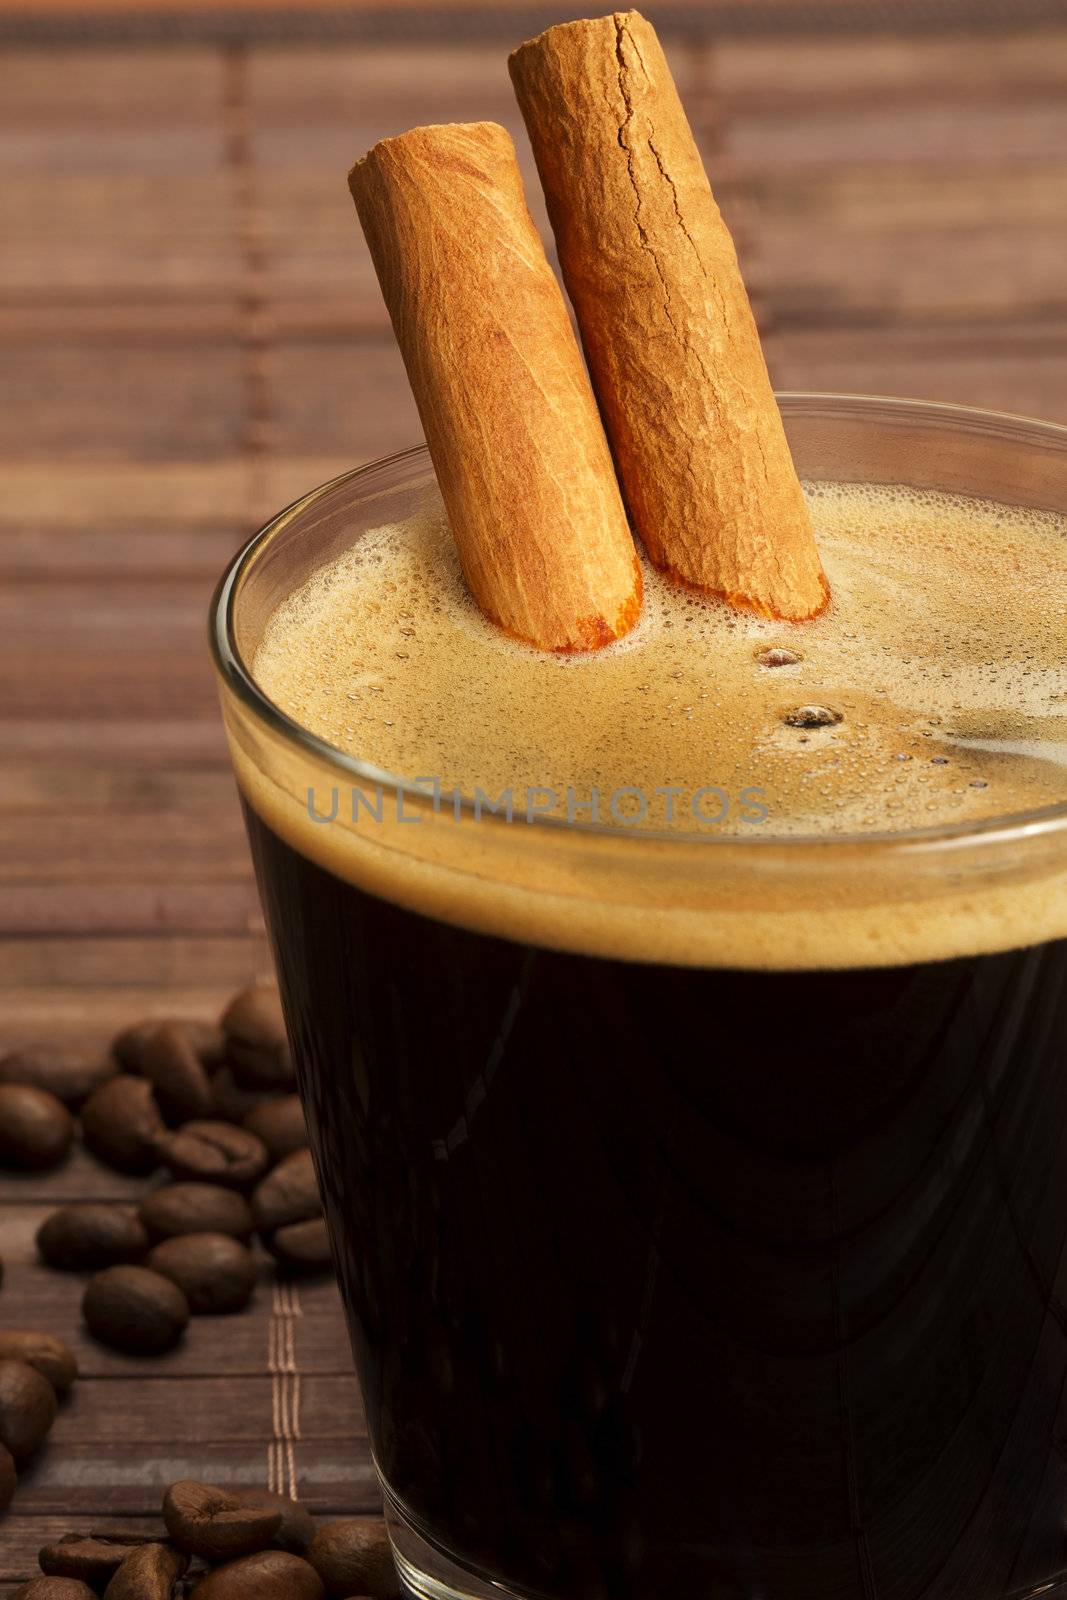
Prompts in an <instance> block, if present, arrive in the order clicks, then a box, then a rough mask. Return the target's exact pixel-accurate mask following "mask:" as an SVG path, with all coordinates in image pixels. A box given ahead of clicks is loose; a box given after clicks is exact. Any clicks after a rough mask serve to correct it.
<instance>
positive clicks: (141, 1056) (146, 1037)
mask: <svg viewBox="0 0 1067 1600" xmlns="http://www.w3.org/2000/svg"><path fill="white" fill-rule="evenodd" d="M125 1059H126V1062H127V1063H128V1065H129V1070H130V1071H131V1072H136V1073H139V1074H140V1076H141V1077H143V1078H147V1079H148V1081H149V1083H150V1084H151V1085H152V1088H153V1089H154V1090H155V1096H156V1103H157V1105H158V1106H159V1109H160V1111H161V1112H162V1113H163V1117H164V1120H165V1121H167V1122H171V1123H177V1122H188V1121H189V1119H190V1118H191V1117H209V1116H210V1115H211V1112H212V1109H213V1107H214V1103H215V1102H214V1096H213V1094H212V1091H211V1080H210V1079H209V1077H208V1075H207V1069H206V1067H205V1066H204V1064H203V1062H202V1061H201V1059H200V1057H199V1055H198V1054H197V1052H196V1048H195V1046H194V1043H193V1038H192V1035H191V1033H190V1031H189V1029H188V1028H187V1027H186V1026H185V1024H184V1023H182V1022H160V1023H157V1025H156V1026H155V1027H154V1028H148V1029H139V1030H137V1034H136V1046H134V1044H133V1042H132V1040H131V1042H130V1043H129V1045H128V1046H127V1048H126V1051H125Z"/></svg>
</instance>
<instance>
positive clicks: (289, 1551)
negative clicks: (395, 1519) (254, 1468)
mask: <svg viewBox="0 0 1067 1600" xmlns="http://www.w3.org/2000/svg"><path fill="white" fill-rule="evenodd" d="M163 1524H164V1528H165V1530H166V1531H165V1533H162V1532H161V1533H160V1534H158V1535H153V1534H143V1535H131V1534H125V1533H113V1532H110V1531H108V1530H100V1531H91V1532H87V1533H68V1534H66V1535H65V1536H64V1537H63V1538H62V1539H60V1540H59V1541H58V1542H57V1543H55V1544H50V1545H46V1546H45V1547H44V1549H43V1550H41V1552H40V1554H39V1556H38V1563H39V1565H40V1568H41V1573H42V1576H41V1577H39V1578H32V1579H31V1580H30V1581H29V1582H28V1583H26V1584H23V1586H22V1588H21V1589H19V1590H18V1591H17V1594H16V1597H15V1600H96V1597H98V1596H101V1595H102V1596H103V1597H104V1600H325V1597H326V1596H330V1597H331V1600H395V1597H396V1596H398V1595H399V1593H400V1586H399V1582H398V1579H397V1574H396V1568H395V1566H394V1564H393V1557H392V1551H391V1550H390V1548H389V1540H388V1536H387V1535H386V1531H385V1524H384V1523H383V1522H381V1521H379V1520H376V1519H374V1520H372V1519H369V1518H361V1519H355V1518H352V1519H348V1520H345V1521H340V1522H327V1523H323V1524H321V1525H320V1526H319V1527H316V1525H315V1522H314V1520H313V1519H312V1517H311V1516H310V1514H309V1513H308V1511H307V1510H305V1508H304V1507H303V1506H301V1505H299V1504H298V1503H297V1502H296V1501H295V1500H289V1499H287V1498H286V1497H285V1496H283V1495H277V1494H271V1493H269V1492H268V1491H266V1490H257V1489H220V1488H217V1487H216V1486H215V1485H213V1484H209V1483H194V1482H192V1481H183V1482H181V1483H174V1484H172V1485H171V1486H170V1488H169V1489H168V1490H167V1492H166V1494H165V1495H164V1497H163Z"/></svg>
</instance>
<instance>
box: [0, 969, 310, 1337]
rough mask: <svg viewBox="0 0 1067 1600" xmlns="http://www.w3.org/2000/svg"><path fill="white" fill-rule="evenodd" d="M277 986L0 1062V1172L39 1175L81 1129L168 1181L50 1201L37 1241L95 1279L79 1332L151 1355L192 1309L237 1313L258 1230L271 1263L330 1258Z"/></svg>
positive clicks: (110, 1155) (248, 1293)
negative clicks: (118, 1195) (83, 1047)
mask: <svg viewBox="0 0 1067 1600" xmlns="http://www.w3.org/2000/svg"><path fill="white" fill-rule="evenodd" d="M294 1088H295V1079H294V1073H293V1062H292V1056H291V1054H290V1050H289V1044H288V1040H287V1038H286V1034H285V1027H284V1023H283V1020H282V1013H281V1006H280V1004H279V1001H278V995H277V991H276V990H275V989H273V988H270V987H267V986H257V987H255V988H250V989H244V990H242V991H241V992H240V993H239V994H237V995H235V996H234V997H233V999H232V1000H231V1001H230V1003H229V1005H228V1006H227V1007H226V1010H225V1011H224V1013H223V1015H222V1018H221V1021H220V1023H219V1025H218V1026H217V1027H215V1026H210V1025H207V1024H204V1023H200V1022H189V1021H180V1020H170V1021H163V1022H158V1021H148V1022H140V1023H137V1024H135V1025H134V1026H133V1027H130V1028H125V1029H124V1030H123V1031H122V1032H121V1033H120V1034H119V1035H118V1037H117V1038H116V1039H115V1040H114V1041H113V1043H112V1046H111V1050H110V1052H108V1053H104V1054H97V1053H94V1052H92V1051H78V1050H75V1049H65V1050H57V1049H41V1048H37V1049H32V1050H19V1051H14V1052H12V1053H11V1054H9V1055H7V1056H5V1057H4V1058H3V1059H2V1060H0V1166H15V1167H19V1168H23V1169H29V1170H37V1171H41V1170H45V1169H46V1168H49V1167H53V1166H56V1165H57V1164H58V1163H59V1162H61V1161H62V1160H63V1159H64V1158H65V1157H66V1155H67V1152H68V1151H69V1150H70V1148H71V1145H72V1143H73V1142H74V1140H75V1138H76V1137H77V1136H78V1133H79V1131H80V1135H81V1138H82V1139H83V1140H84V1142H85V1144H86V1146H87V1147H88V1148H89V1149H90V1150H91V1151H92V1152H93V1154H94V1155H95V1156H96V1157H97V1158H98V1159H99V1160H100V1161H103V1162H105V1163H106V1164H107V1165H109V1166H111V1167H114V1168H115V1169H116V1170H118V1171H120V1172H124V1173H128V1174H133V1175H135V1176H143V1177H146V1178H147V1177H150V1176H152V1175H154V1174H159V1173H163V1174H165V1175H166V1179H167V1181H166V1182H165V1183H164V1184H163V1186H162V1187H158V1188H155V1189H153V1190H152V1191H151V1192H150V1193H149V1194H147V1195H146V1197H145V1199H144V1200H143V1201H142V1203H141V1205H140V1206H138V1207H136V1208H134V1207H131V1206H122V1205H103V1204H97V1203H88V1204H78V1205H69V1206H62V1207H60V1209H59V1210H57V1211H54V1212H53V1213H52V1214H51V1215H50V1216H49V1217H48V1218H46V1220H45V1221H44V1223H43V1224H42V1225H41V1227H40V1229H39V1230H38V1234H37V1248H38V1251H39V1253H40V1255H41V1258H42V1260H43V1261H45V1262H46V1263H47V1265H48V1266H50V1267H53V1268H55V1269H57V1270H58V1271H61V1272H85V1273H92V1274H94V1276H93V1277H92V1278H91V1279H90V1281H89V1283H88V1285H87V1287H86V1290H85V1296H84V1300H83V1303H82V1310H83V1315H84V1317H85V1321H86V1324H87V1326H88V1328H89V1330H90V1332H91V1333H92V1334H93V1335H94V1336H95V1337H96V1338H97V1339H99V1340H101V1341H102V1342H103V1343H105V1344H108V1345H111V1346H113V1347H114V1348H116V1349H119V1350H124V1351H129V1352H131V1353H136V1354H144V1355H150V1354H159V1353H161V1352H163V1351H165V1350H168V1349H170V1348H171V1347H172V1346H173V1345H174V1344H176V1343H177V1342H178V1340H179V1339H180V1338H181V1337H182V1335H183V1333H184V1332H185V1329H186V1327H187V1326H188V1323H189V1319H190V1317H191V1316H214V1315H224V1314H227V1313H230V1312H234V1311H240V1310H241V1309H242V1308H243V1307H244V1306H246V1305H247V1304H248V1302H249V1300H250V1299H251V1297H252V1294H253V1291H254V1289H255V1284H256V1279H257V1276H258V1268H257V1263H256V1259H255V1257H254V1255H253V1254H252V1251H251V1249H250V1248H249V1246H250V1241H251V1239H252V1236H253V1234H254V1233H256V1232H258V1234H259V1237H260V1240H261V1241H262V1243H263V1245H264V1246H265V1247H266V1249H267V1250H268V1251H269V1252H270V1254H271V1255H272V1256H273V1257H274V1260H275V1262H276V1264H277V1268H278V1270H280V1271H284V1272H288V1273H296V1272H315V1271H322V1270H324V1269H328V1268H329V1265H330V1250H329V1241H328V1238H327V1233H326V1223H325V1219H324V1217H323V1213H322V1202H321V1200H320V1198H319V1193H318V1187H317V1184H316V1181H315V1173H314V1168H313V1165H312V1161H311V1156H310V1153H309V1151H308V1149H307V1131H306V1129H305V1126H304V1117H303V1111H302V1109H301V1106H300V1101H299V1098H298V1097H297V1095H296V1094H295V1092H294Z"/></svg>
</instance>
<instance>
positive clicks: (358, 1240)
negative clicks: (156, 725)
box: [212, 395, 1067, 1600]
mask: <svg viewBox="0 0 1067 1600" xmlns="http://www.w3.org/2000/svg"><path fill="white" fill-rule="evenodd" d="M780 403H781V406H782V411H783V415H784V418H785V423H786V428H787V431H788V434H789V439H790V444H791V447H792V450H793V454H794V458H795V460H796V463H797V467H798V469H799V471H800V474H801V476H802V477H804V478H805V479H809V480H820V479H821V480H834V481H843V480H845V481H857V482H870V483H895V484H906V485H911V486H921V487H932V488H937V489H941V490H945V491H954V492H960V493H965V494H969V495H978V496H983V497H988V498H990V499H994V500H999V501H1002V502H1004V503H1007V504H1011V505H1025V506H1036V507H1041V508H1045V509H1051V510H1055V511H1058V512H1062V513H1065V514H1067V430H1065V429H1062V428H1057V427H1054V426H1051V425H1047V424H1042V423H1038V422H1030V421H1024V420H1021V419H1017V418H1012V417H1005V416H998V415H994V414H992V413H987V412H979V411H972V410H964V409H961V408H954V407H948V406H939V405H926V404H920V403H918V402H907V401H897V400H881V399H869V398H858V397H849V396H830V395H785V396H782V397H780ZM433 491H434V482H433V474H432V471H431V468H430V464H429V460H428V456H427V454H426V452H425V450H424V449H421V448H420V449H416V450H411V451H408V452H406V453H404V454H402V455H399V456H394V457H392V458H390V459H389V460H386V461H381V462H376V463H374V464H372V465H371V466H368V467H365V468H362V469H360V470H358V471H356V472H352V473H348V474H346V475H345V476H343V477H341V478H338V479H336V480H335V481H334V482H332V483H330V484H327V485H325V486H324V487H323V488H321V489H318V490H315V491H314V492H313V493H311V494H309V495H307V496H305V497H304V498H303V499H302V500H300V501H298V502H297V503H296V504H295V505H293V506H291V507H290V508H289V509H288V510H287V511H285V512H283V513H282V514H281V515H280V516H279V517H278V518H276V519H275V520H274V521H273V522H272V523H270V524H269V525H268V526H267V527H266V528H264V529H263V530H262V532H260V533H259V534H257V535H256V537H255V538H254V539H253V540H252V541H251V542H250V543H249V544H248V545H247V547H246V548H245V549H244V550H243V551H242V552H241V553H240V554H239V555H238V556H237V557H236V559H235V560H234V562H233V564H232V566H231V567H230V569H229V571H228V572H227V574H226V575H225V577H224V578H223V580H222V583H221V585H220V587H219V590H218V593H217V595H216V599H215V603H214V609H213V618H212V641H213V648H214V653H215V662H216V667H217V670H218V675H219V681H220V690H221V698H222V707H223V715H224V719H225V723H226V729H227V734H228V738H229V742H230V749H231V753H232V757H233V762H234V767H235V771H236V774H237V778H238V783H239V787H240V791H241V795H242V800H243V803H244V807H245V814H246V819H247V823H248V830H249V837H250V840H251V845H252V853H253V857H254V860H255V865H256V873H257V879H258V882H259V888H260V894H261V897H262V900H263V905H264V909H265V913H266V916H267V922H268V925H269V928H270V932H271V937H272V941H273V947H274V953H275V959H276V963H277V968H278V976H279V982H280V985H281V992H282V999H283V1004H284V1007H285V1013H286V1018H287V1023H288V1026H289V1030H290V1034H291V1038H292V1043H293V1048H294V1053H295V1057H296V1061H297V1067H298V1072H299V1079H300V1091H301V1095H302V1097H303V1101H304V1106H305V1110H306V1113H307V1118H308V1125H309V1129H310V1133H311V1140H312V1146H313V1152H314V1156H315V1161H316V1167H317V1171H318V1174H319V1179H320V1184H321V1188H322V1192H323V1196H324V1200H325V1206H326V1212H327V1218H328V1222H329V1226H330V1233H331V1239H332V1243H333V1249H334V1254H335V1260H336V1266H337V1273H338V1279H339V1283H340V1288H341V1293H342V1297H343V1300H344V1304H345V1309H346V1313H347V1317H348V1322H349V1328H350V1331H351V1336H352V1343H353V1349H354V1352H355V1357H356V1364H357V1367H358V1371H359V1376H360V1380H361V1384H362V1389H363V1397H364V1403H365V1406H366V1411H367V1418H368V1424H369V1431H370V1437H371V1442H372V1448H373V1451H374V1458H375V1463H376V1466H377V1470H378V1473H379V1476H380V1478H381V1483H382V1491H383V1495H384V1499H385V1504H386V1512H387V1517H388V1519H389V1525H390V1533H391V1536H392V1539H393V1543H394V1550H395V1553H396V1556H397V1562H398V1567H399V1570H400V1574H401V1579H402V1582H403V1585H404V1587H405V1590H406V1592H408V1593H410V1594H412V1595H415V1596H420V1597H435V1600H446V1597H451V1596H456V1595H470V1596H489V1595H497V1596H509V1595H510V1596H519V1597H535V1596H543V1597H549V1600H562V1597H564V1596H566V1597H568V1600H593V1597H610V1600H664V1597H665V1596H667V1595H671V1594H678V1595H680V1594H683V1593H689V1594H693V1595H697V1596H700V1597H702V1600H703V1597H708V1600H719V1597H722V1600H727V1597H730V1600H734V1597H739V1600H740V1597H744V1600H757V1597H763V1596H769V1597H773V1600H809V1597H810V1600H875V1597H882V1596H885V1597H889V1596H892V1597H893V1600H919V1597H920V1596H922V1597H924V1600H948V1597H950V1596H952V1597H956V1596H959V1597H966V1600H997V1597H1004V1596H1008V1595H1025V1594H1031V1593H1035V1592H1038V1591H1045V1590H1047V1589H1049V1588H1050V1587H1055V1586H1057V1584H1058V1581H1059V1575H1060V1573H1061V1572H1065V1573H1067V1550H1065V1544H1064V1541H1065V1533H1067V1450H1065V1449H1064V1439H1065V1438H1067V1299H1065V1290H1067V1253H1065V1245H1067V1071H1065V1070H1064V1067H1065V1065H1067V1054H1065V1045H1067V802H1065V803H1064V804H1059V805H1055V806H1050V807H1047V808H1045V809H1044V810H1042V811H1040V812H1031V813H1027V814H1024V815H1015V816H1006V817H997V818H992V819H989V820H987V821H983V822H981V823H977V824H970V825H966V826H959V825H957V826H946V827H932V828H930V827H928V828H914V829H902V830H901V831H899V832H896V833H892V834H867V835H862V836H861V835H856V836H834V837H815V838H806V837H790V838H787V839H783V838H777V839H775V838H768V837H764V836H756V835H749V836H747V837H743V838H738V837H736V836H721V835H715V834H709V833H707V832H701V833H699V834H697V833H692V834H691V833H685V832H682V833H675V834H671V835H670V836H660V835H657V834H655V833H654V832H652V833H649V832H644V831H639V830H635V829H620V828H614V829H613V828H611V827H605V826H597V825H595V824H592V823H590V824H585V825H583V824H580V823H579V824H577V825H571V826H564V825H562V824H560V823H559V822H558V821H556V820H555V819H552V818H536V819H535V820H534V821H533V822H531V823H529V824H525V823H524V824H523V825H521V826H516V825H515V824H514V823H510V824H509V822H508V819H507V818H506V817H504V816H501V815H494V814H492V813H487V812H484V811H483V812H482V814H481V815H480V816H479V817H477V818H476V817H475V815H474V809H473V807H472V803H471V801H470V800H469V798H465V799H464V800H463V801H462V802H461V803H458V804H456V805H455V806H453V805H452V804H451V803H448V804H442V803H441V798H440V796H439V795H438V796H436V797H435V796H434V795H432V794H429V793H427V792H426V789H425V788H424V787H420V786H419V785H418V784H417V783H415V782H413V781H410V780H407V779H405V778H403V777H401V776H399V775H395V774H389V773H387V772H385V771H383V770H381V769H380V768H379V767H377V766H376V765H375V762H374V755H375V752H374V751H373V750H371V749H368V750H367V751H366V752H365V753H364V755H363V756H362V757H361V758H359V759H357V758H354V757H351V756H346V755H343V754H341V753H340V752H338V751H337V750H335V749H333V748H331V747H330V746H328V745H326V744H325V743H323V741H322V740H320V739H318V738H317V737H316V736H314V735H313V734H311V733H310V732H309V731H308V730H307V729H304V728H302V727H300V726H299V725H298V724H297V723H296V722H294V721H293V720H292V719H291V718H289V717H288V716H286V715H285V714H284V713H283V712H282V711H281V710H280V709H279V708H278V707H277V706H275V705H273V704H272V703H271V702H270V700H269V699H267V698H266V696H265V695H264V694H263V693H262V692H261V691H260V690H259V688H258V687H257V685H256V683H255V681H254V678H253V676H252V674H251V671H250V666H249V663H250V662H251V660H252V658H253V656H254V653H255V649H256V645H257V643H258V640H259V639H260V637H261V635H262V632H263V628H264V626H265V623H266V621H267V619H268V617H269V616H270V615H271V613H272V611H273V610H274V608H275V606H276V605H277V604H278V602H279V601H280V600H281V599H283V598H284V597H285V596H286V595H287V594H288V593H290V592H291V591H292V590H293V589H294V588H296V587H298V586H299V585H300V584H301V583H302V582H303V581H304V580H305V579H306V578H307V577H308V576H309V575H310V574H311V572H312V571H313V570H314V569H315V568H317V567H318V566H320V565H321V564H322V563H323V562H325V561H328V560H329V559H330V558H331V557H333V556H335V555H337V554H339V553H340V552H341V551H342V550H344V549H346V548H348V547H350V546H351V545H352V544H353V543H354V542H355V541H356V540H358V539H359V537H360V536H361V534H362V533H364V532H365V531H366V530H368V529H370V528H372V527H375V526H379V525H381V524H382V523H385V522H393V521H397V520H400V519H402V518H404V517H405V516H407V515H409V514H410V513H411V512H412V511H414V510H416V509H417V508H418V507H419V506H420V505H422V504H424V503H425V500H426V497H427V496H428V495H430V494H432V493H433ZM650 953H654V956H655V959H654V961H653V960H650V959H649V954H650Z"/></svg>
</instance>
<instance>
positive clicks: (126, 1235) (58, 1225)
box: [37, 1201, 148, 1272]
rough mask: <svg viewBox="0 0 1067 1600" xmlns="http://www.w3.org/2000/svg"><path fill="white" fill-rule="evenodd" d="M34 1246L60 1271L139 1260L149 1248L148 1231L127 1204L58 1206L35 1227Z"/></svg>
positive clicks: (73, 1270)
mask: <svg viewBox="0 0 1067 1600" xmlns="http://www.w3.org/2000/svg"><path fill="white" fill-rule="evenodd" d="M37 1248H38V1250H39V1251H40V1253H41V1257H42V1259H43V1260H45V1261H47V1263H48V1265H49V1266H50V1267H57V1268H58V1269H59V1270H60V1271H61V1272H95V1271H97V1270H98V1269H99V1268H100V1267H113V1266H115V1265H117V1264H118V1263H119V1262H120V1261H139V1260H140V1259H141V1257H142V1256H143V1255H144V1253H145V1251H146V1250H147V1249H148V1234H147V1233H146V1232H145V1230H144V1226H143V1224H142V1222H141V1220H140V1218H139V1217H138V1215H137V1213H136V1211H132V1210H131V1209H130V1208H129V1207H128V1206H117V1205H101V1204H98V1203H97V1202H95V1201H90V1202H88V1203H87V1204H84V1205H76V1206H60V1208H59V1210H58V1211H53V1212H52V1213H51V1215H50V1216H48V1217H46V1218H45V1220H44V1221H43V1222H42V1223H41V1226H40V1227H39V1228H38V1230H37Z"/></svg>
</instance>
